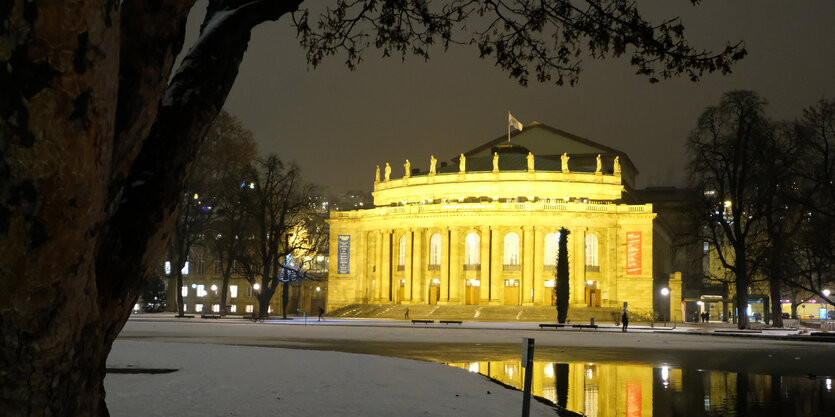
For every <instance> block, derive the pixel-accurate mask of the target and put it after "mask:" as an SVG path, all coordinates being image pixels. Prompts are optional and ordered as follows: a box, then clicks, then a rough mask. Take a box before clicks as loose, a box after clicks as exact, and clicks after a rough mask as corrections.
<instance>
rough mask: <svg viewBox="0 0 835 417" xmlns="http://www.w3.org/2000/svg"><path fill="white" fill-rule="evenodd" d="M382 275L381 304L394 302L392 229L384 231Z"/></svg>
mask: <svg viewBox="0 0 835 417" xmlns="http://www.w3.org/2000/svg"><path fill="white" fill-rule="evenodd" d="M381 272H382V273H381V274H380V277H381V278H380V292H381V294H380V301H379V302H380V303H381V304H388V303H391V302H392V297H391V295H392V294H391V290H392V288H391V229H386V230H383V263H382V271H381Z"/></svg>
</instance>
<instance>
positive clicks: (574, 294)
mask: <svg viewBox="0 0 835 417" xmlns="http://www.w3.org/2000/svg"><path fill="white" fill-rule="evenodd" d="M475 229H476V230H478V232H479V235H480V248H479V250H480V269H479V271H478V273H473V272H470V271H465V270H464V256H463V255H464V254H463V253H462V246H464V239H465V238H466V236H464V234H463V233H462V232H463V230H464V228H460V227H446V228H443V229H442V230H440V231H439V232H440V233H441V251H442V253H441V264H440V268H439V270H438V271H437V273H436V272H434V271H428V270H427V265H428V261H429V259H423V256H424V254H426V253H428V249H429V247H428V246H429V237H428V236H426V235H427V234H426V233H425V231H426V230H429V229H426V228H413V229H407V230H406V231H405V232H404V235H405V241H406V254H405V256H406V262H405V265H404V268H403V271H402V272H403V274H402V275H400V274H398V272H399V271H398V270H397V266H398V265H397V255H398V250H397V248H398V243H399V241H398V240H399V234H398V233H396V231H397V229H384V230H375V231H370V232H367V233H360V237H359V240H358V242H357V243H358V244H359V245H358V247H359V248H365V250H367V255H368V256H367V258H366V259H373V262H365V265H364V268H365V271H364V273H362V274H360V275H362V277H360V279H359V282H358V283H359V291H362V292H363V293H364V294H368V293H370V294H371V297H367V296H366V297H364V298H365V300H367V301H370V302H373V303H382V304H387V303H402V304H426V303H428V302H429V292H430V287H431V286H432V285H433V284H432V282H431V281H432V280H438V281H439V283H438V284H437V286H438V291H439V300H438V303H439V304H464V302H465V300H464V299H463V298H464V297H465V296H466V295H465V288H464V287H466V282H467V279H471V277H472V278H476V277H477V279H478V280H479V281H480V288H479V291H478V298H479V300H478V303H479V304H481V305H502V304H504V287H505V285H504V279H505V278H504V277H505V273H504V271H503V269H504V265H503V263H504V257H503V256H502V250H503V247H504V234H505V233H507V230H506V228H495V227H490V226H478V227H476V228H475ZM467 230H472V229H467ZM514 231H515V232H517V233H519V232H521V238H522V239H521V245H520V246H521V247H520V252H521V265H520V274H518V275H515V274H514V276H513V279H519V281H520V282H519V284H520V285H519V299H518V300H517V304H521V305H534V304H545V305H548V304H550V297H551V296H550V293H546V289H547V290H549V291H550V289H548V288H546V287H545V281H548V280H552V279H554V277H553V273H552V272H551V271H548V270H544V268H543V264H544V259H543V255H544V254H543V250H544V243H545V234H546V229H545V228H542V227H535V226H522V227H521V230H514ZM555 231H556V230H553V229H551V228H548V229H547V232H548V233H551V232H555ZM570 232H571V235H570V237H569V239H570V240H569V244H570V245H571V246H570V247H569V254H570V255H569V260H570V262H571V266H570V270H571V287H572V291H571V296H570V297H571V298H570V302H571V303H572V304H575V305H577V304H583V303H584V302H585V277H586V272H585V233H586V228H585V227H575V228H571V229H570ZM424 240H425V242H424ZM452 242H455V244H451V243H452ZM436 274H437V275H436ZM401 276H402V278H401ZM400 279H402V280H403V281H404V282H403V294H402V297H401V294H400V286H401V284H400ZM531 290H533V297H531ZM369 298H370V299H369Z"/></svg>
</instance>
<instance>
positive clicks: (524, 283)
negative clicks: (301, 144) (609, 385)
mask: <svg viewBox="0 0 835 417" xmlns="http://www.w3.org/2000/svg"><path fill="white" fill-rule="evenodd" d="M511 140H512V143H508V141H507V137H506V136H502V137H500V138H498V139H495V140H493V141H491V142H488V143H485V144H484V145H482V146H479V147H476V148H474V149H472V150H469V151H466V152H464V153H463V156H464V160H463V161H462V160H461V157H460V156H458V157H455V158H452V159H451V160H450V161H449V163H440V164H437V163H435V162H432V163H430V164H431V165H430V164H426V165H427V166H430V169H429V170H423V169H412V168H411V166H412V165H411V164H410V163H406V164H401V163H392V164H390V165H389V167H388V168H383V170H382V173H381V172H379V171H378V174H377V177H378V178H377V181H375V183H374V192H373V198H374V201H373V203H374V207H373V208H367V209H357V210H350V211H339V212H337V211H332V212H331V214H330V220H329V221H328V222H329V223H330V249H329V253H330V254H331V256H332V258H333V261H332V262H331V263H330V267H329V294H328V310H333V309H336V308H340V307H343V306H346V305H350V304H364V303H373V304H392V303H395V304H449V305H467V304H469V305H521V306H541V305H552V304H553V303H554V301H555V300H554V297H553V286H554V278H555V277H554V271H555V265H556V260H557V259H556V258H557V246H558V242H559V239H561V238H562V237H561V236H560V235H559V229H560V228H561V227H565V228H566V229H568V230H569V231H570V234H569V236H568V242H567V244H568V260H569V264H570V274H571V283H570V286H571V292H570V293H571V296H570V297H571V299H570V302H571V304H572V305H574V306H602V307H611V308H621V307H622V305H623V303H624V302H628V303H629V308H630V311H632V312H636V313H639V314H641V313H643V314H650V312H652V311H653V310H655V312H656V313H658V315H659V316H661V317H666V316H671V313H672V314H676V315H678V316H679V317H680V300H681V274H680V273H678V274H676V273H675V270H674V269H673V266H672V250H671V242H672V236H671V232H670V230H669V229H668V228H667V227H666V226H665V225H664V224H663V223H662V222H659V221H658V220H657V218H656V217H657V214H656V213H655V212H654V211H653V206H652V204H642V203H640V202H639V198H638V195H637V194H636V193H635V192H634V186H635V177H636V175H637V174H638V170H637V169H636V168H635V166H634V165H633V164H632V161H631V160H630V159H629V157H628V156H627V155H626V154H624V153H623V152H621V151H618V150H616V149H613V148H610V147H608V146H604V145H601V144H599V143H596V142H592V141H590V140H588V139H584V138H581V137H578V136H575V135H572V134H570V133H567V132H564V131H561V130H558V129H555V128H552V127H549V126H546V125H543V124H538V123H533V124H531V125H529V126H527V127H525V128H524V130H523V131H521V132H516V133H514V134H513V135H512V137H511ZM563 155H565V156H563ZM426 159H427V161H428V160H429V159H430V158H429V157H428V156H427V158H426ZM616 161H617V162H616ZM414 165H415V166H416V165H418V163H417V162H414ZM662 288H666V289H668V290H670V292H669V293H668V294H667V295H662V292H661V291H660V290H661V289H662ZM665 293H666V292H665ZM671 299H672V300H673V302H672V303H670V300H671ZM671 304H672V305H671Z"/></svg>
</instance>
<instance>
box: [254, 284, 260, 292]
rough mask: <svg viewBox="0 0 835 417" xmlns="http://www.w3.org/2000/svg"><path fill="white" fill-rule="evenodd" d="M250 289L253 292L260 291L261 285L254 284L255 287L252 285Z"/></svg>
mask: <svg viewBox="0 0 835 417" xmlns="http://www.w3.org/2000/svg"><path fill="white" fill-rule="evenodd" d="M252 289H253V290H255V291H258V290H260V289H261V284H255V285H253V286H252Z"/></svg>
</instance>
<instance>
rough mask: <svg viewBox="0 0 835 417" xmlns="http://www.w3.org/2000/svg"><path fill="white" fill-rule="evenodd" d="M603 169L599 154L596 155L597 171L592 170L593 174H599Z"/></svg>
mask: <svg viewBox="0 0 835 417" xmlns="http://www.w3.org/2000/svg"><path fill="white" fill-rule="evenodd" d="M601 168H603V163H602V162H600V154H597V169H595V170H594V173H595V174H600V169H601Z"/></svg>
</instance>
